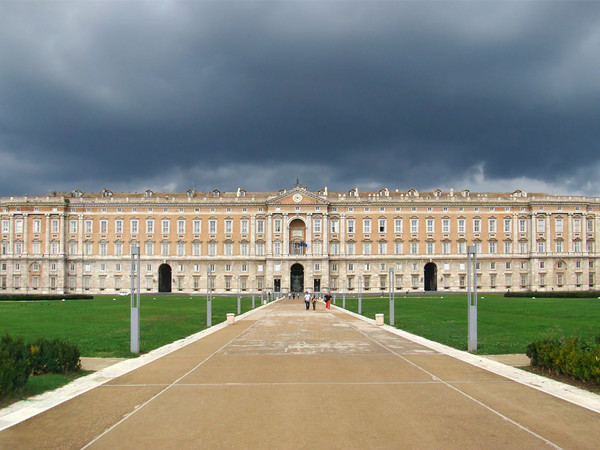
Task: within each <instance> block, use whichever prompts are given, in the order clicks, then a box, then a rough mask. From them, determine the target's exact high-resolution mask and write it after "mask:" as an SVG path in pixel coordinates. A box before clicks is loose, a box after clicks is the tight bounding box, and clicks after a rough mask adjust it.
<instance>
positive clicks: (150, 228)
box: [146, 219, 154, 234]
mask: <svg viewBox="0 0 600 450" xmlns="http://www.w3.org/2000/svg"><path fill="white" fill-rule="evenodd" d="M146 233H147V234H154V220H153V219H147V220H146Z"/></svg>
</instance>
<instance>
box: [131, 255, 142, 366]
mask: <svg viewBox="0 0 600 450" xmlns="http://www.w3.org/2000/svg"><path fill="white" fill-rule="evenodd" d="M136 274H137V276H136ZM130 320H131V333H130V336H131V346H130V350H131V353H136V354H139V353H140V248H139V247H137V246H135V247H131V314H130Z"/></svg>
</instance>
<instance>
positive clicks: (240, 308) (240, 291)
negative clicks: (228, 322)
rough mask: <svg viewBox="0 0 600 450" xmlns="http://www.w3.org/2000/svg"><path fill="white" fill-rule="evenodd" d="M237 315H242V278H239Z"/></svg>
mask: <svg viewBox="0 0 600 450" xmlns="http://www.w3.org/2000/svg"><path fill="white" fill-rule="evenodd" d="M237 291H238V296H237V313H238V316H239V315H240V314H241V313H242V288H241V287H240V277H239V276H238V277H237Z"/></svg>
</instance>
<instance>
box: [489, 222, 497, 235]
mask: <svg viewBox="0 0 600 450" xmlns="http://www.w3.org/2000/svg"><path fill="white" fill-rule="evenodd" d="M489 230H490V231H489V232H490V233H495V232H496V219H490V221H489Z"/></svg>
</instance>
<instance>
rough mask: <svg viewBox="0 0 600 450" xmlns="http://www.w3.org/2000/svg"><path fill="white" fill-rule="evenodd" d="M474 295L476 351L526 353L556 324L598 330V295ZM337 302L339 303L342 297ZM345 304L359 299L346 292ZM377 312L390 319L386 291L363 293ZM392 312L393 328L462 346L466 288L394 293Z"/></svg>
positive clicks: (589, 332)
mask: <svg viewBox="0 0 600 450" xmlns="http://www.w3.org/2000/svg"><path fill="white" fill-rule="evenodd" d="M442 297H443V298H442ZM478 299H479V300H478V309H477V315H478V333H477V334H478V351H477V353H479V354H487V355H492V354H505V353H525V351H526V347H527V344H528V343H530V342H533V341H535V340H537V339H539V337H540V336H542V335H543V334H544V333H545V332H547V331H548V330H551V329H556V328H559V329H560V330H562V331H563V332H564V333H565V334H566V335H568V336H570V335H578V336H581V337H586V338H589V339H593V338H594V337H595V336H599V335H600V300H599V299H596V298H590V299H583V298H580V299H564V298H560V299H559V298H556V299H554V298H539V299H530V298H505V297H504V296H503V295H501V294H480V295H478ZM336 304H337V305H338V306H341V305H342V298H341V297H338V298H337V300H336ZM346 308H347V309H349V310H350V311H354V312H357V309H358V299H357V298H356V297H354V298H349V297H347V298H346ZM376 313H383V314H385V322H386V323H389V302H388V297H387V296H385V297H363V300H362V314H363V315H364V316H366V317H369V318H371V319H374V318H375V314H376ZM394 316H395V326H396V327H397V328H400V329H402V330H405V331H408V332H410V333H413V334H417V335H419V336H423V337H425V338H427V339H431V340H432V341H436V342H440V343H442V344H446V345H449V346H451V347H454V348H457V349H460V350H466V349H467V297H466V294H438V295H424V294H423V295H408V296H406V297H405V296H404V295H396V297H395V301H394Z"/></svg>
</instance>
